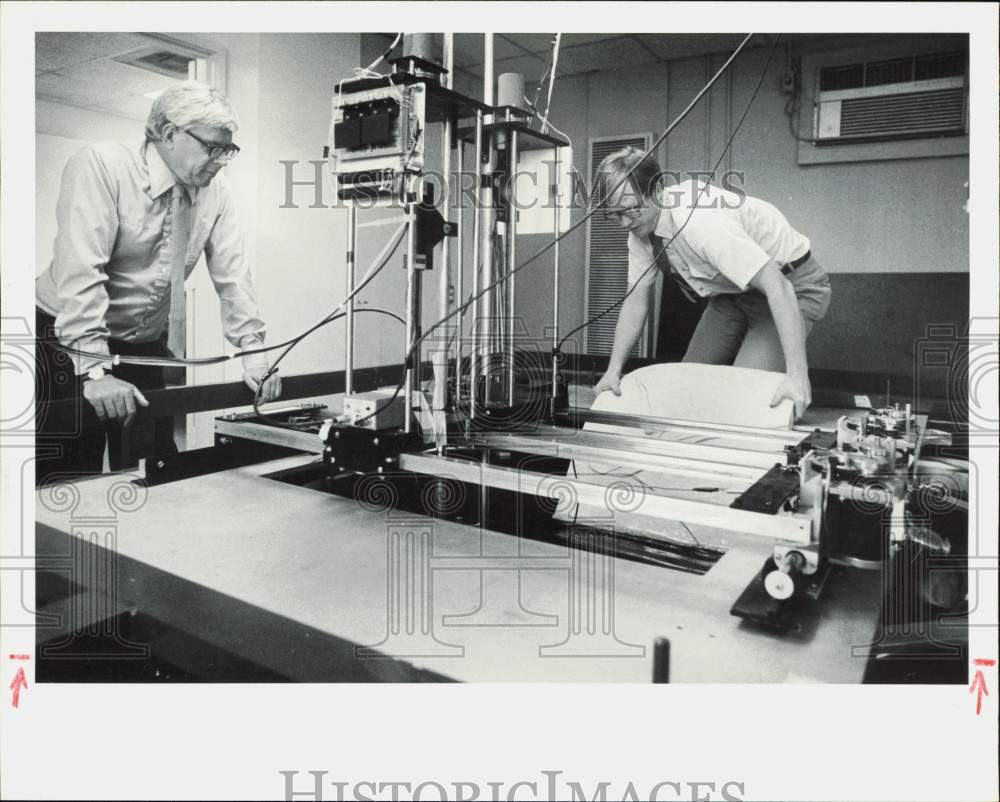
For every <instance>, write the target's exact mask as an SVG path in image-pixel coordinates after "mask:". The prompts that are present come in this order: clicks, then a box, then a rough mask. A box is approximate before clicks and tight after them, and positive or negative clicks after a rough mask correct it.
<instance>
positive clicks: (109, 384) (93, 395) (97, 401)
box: [83, 376, 149, 426]
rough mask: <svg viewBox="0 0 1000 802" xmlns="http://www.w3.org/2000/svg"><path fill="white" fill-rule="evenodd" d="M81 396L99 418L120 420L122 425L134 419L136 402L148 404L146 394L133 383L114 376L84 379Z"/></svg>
mask: <svg viewBox="0 0 1000 802" xmlns="http://www.w3.org/2000/svg"><path fill="white" fill-rule="evenodd" d="M83 397H84V398H86V399H87V400H88V401H89V402H90V405H91V406H92V407H93V408H94V412H96V413H97V417H98V418H99V419H100V420H102V421H105V422H108V421H120V422H121V423H122V425H123V426H131V425H132V421H133V420H135V405H136V402H138V403H139V405H140V406H143V407H148V406H149V402H148V401H147V400H146V396H144V395H143V394H142V393H140V392H139V390H138V388H137V387H136V386H135V385H134V384H129V383H128V382H126V381H122V380H121V379H116V378H115V377H114V376H105V377H104V378H101V379H90V380H89V381H85V382H84V383H83Z"/></svg>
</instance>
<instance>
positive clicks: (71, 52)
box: [35, 33, 197, 121]
mask: <svg viewBox="0 0 1000 802" xmlns="http://www.w3.org/2000/svg"><path fill="white" fill-rule="evenodd" d="M164 49H169V50H171V51H174V52H181V53H182V54H184V55H190V56H194V55H197V52H196V51H194V50H191V49H190V48H184V47H179V46H178V45H177V44H175V43H174V42H172V41H171V40H168V39H166V38H164V37H159V36H155V35H149V34H142V33H38V34H36V35H35V97H36V98H38V99H41V100H54V101H57V102H59V103H66V104H69V105H72V106H80V107H82V108H88V109H96V110H98V111H104V112H109V113H111V114H117V115H119V116H121V117H127V118H129V119H133V120H140V121H144V120H145V119H146V116H147V114H148V113H149V107H150V105H151V104H152V102H153V100H152V98H150V97H144V95H145V94H146V93H151V92H158V91H160V90H162V89H165V88H166V87H167V86H169V85H170V84H171V83H173V82H174V81H176V80H178V79H180V78H182V76H179V75H178V76H167V75H163V74H161V73H158V72H154V71H152V70H150V69H145V68H142V67H135V66H132V65H130V64H123V63H121V62H120V61H116V59H121V58H129V57H135V56H139V55H143V54H146V53H149V52H152V51H154V50H164Z"/></svg>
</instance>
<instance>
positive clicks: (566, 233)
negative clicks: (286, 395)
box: [369, 33, 778, 417]
mask: <svg viewBox="0 0 1000 802" xmlns="http://www.w3.org/2000/svg"><path fill="white" fill-rule="evenodd" d="M753 36H754V34H752V33H749V34H747V35H746V37H745V38H744V39H743V41H742V42H740V44H739V45H738V46H737V47H736V49H735V50H734V51H733V53H732V55H730V56H729V58H728V59H726V61H725V63H724V64H723V65H722V66H721V67H720V68H719V70H718V72H716V73H715V75H713V76H712V78H711V79H710V80H709V81H708V83H707V84H705V86H704V87H702V89H701V90H700V91H699V92H698V94H696V95H695V96H694V98H692V100H691V101H690V102H689V103H688V105H687V106H686V107H685V108H684V110H683V111H681V113H680V114H679V115H677V117H676V118H675V119H674V121H673V122H672V123H671V124H670V125H669V126H667V128H666V129H665V130H664V131H663V133H662V134H660V136H659V137H658V138H657V140H656V141H655V142H654V143H653V144H652V145H651V146H650V147H649V149H648V150H647V151H646V152H645V153H644V154H643V156H642V158H641V159H639V161H638V162H636V164H635V166H634V167H632V168H631V169H630V170H629V171H628V172H627V173H626V174H625V175H624V176H622V179H621V181H619V182H618V183H617V184H615V186H614V187H612V188H611V189H610V190H609V191H608V192H607V194H606V195H605V196H604V197H603V198H601V199H600V200H599V201H598V202H597V203H596V204H594V206H593V208H592V209H591V210H590V211H589V212H587V213H586V214H585V215H584V216H583V217H582V218H581V219H580V220H578V221H577V222H576V223H575V224H573V225H571V226H570V227H569V228H567V229H566V230H565V231H564V232H563V233H562V234H558V235H557V236H556V237H555V238H554V239H553V240H552V241H551V242H549V243H548V244H547V245H545V246H544V247H542V248H541V249H540V250H539V251H538V252H537V253H535V254H534V255H533V256H531V257H529V258H528V259H527V260H525V261H524V262H522V263H521V264H519V265H517V266H516V267H515V268H514V269H513V270H511V271H509V272H508V273H506V274H505V275H504V276H502V277H501V278H499V279H497V280H496V281H494V282H493V283H491V284H489V285H488V286H486V287H484V288H483V289H482V290H480V291H479V292H478V293H477V294H476V295H474V296H473V297H471V298H470V299H469V300H468V301H467V302H466V303H464V304H462V306H459V307H457V308H456V309H454V310H453V311H451V312H449V313H448V314H447V315H445V316H444V317H443V318H441V319H440V320H439V321H438V322H437V323H435V324H434V325H432V326H431V327H430V328H428V329H427V330H426V331H425V332H424V333H423V334H422V335H421V336H420V337H419V338H418V339H416V340H415V341H414V343H413V345H412V346H411V347H410V349H409V350H408V351H407V354H406V359H405V360H404V366H403V376H402V378H401V379H400V381H399V384H397V385H396V389H395V391H394V392H393V395H392V398H393V399H395V398H397V397H398V396H399V394H400V392H402V389H403V386H404V385H405V384H406V373H407V370H408V366H409V365H410V361H411V359H412V358H413V354H414V353H415V352H416V350H417V348H419V347H420V343H421V342H423V341H424V340H425V339H426V338H427V337H428V336H429V335H430V334H431V332H433V331H435V330H436V329H438V328H439V327H441V326H442V325H444V324H445V323H447V322H448V321H449V320H451V318H452V317H454V316H455V315H457V314H459V313H461V312H464V311H465V310H466V309H467V308H468V307H469V306H470V305H472V304H473V303H474V302H475V301H476V300H477V299H479V298H481V297H482V296H483V295H485V294H486V293H487V292H489V291H491V290H492V289H493V288H494V287H496V286H497V285H499V284H501V283H503V282H505V281H507V280H508V279H509V278H510V277H511V276H513V275H514V274H515V273H517V272H519V271H520V270H523V269H524V268H526V267H527V266H528V265H530V264H531V263H532V262H534V261H535V260H536V259H538V258H539V257H540V256H542V255H543V254H544V253H546V252H547V251H548V250H549V249H550V248H552V247H554V246H555V244H556V243H557V242H559V241H560V240H562V239H563V238H564V237H567V236H569V234H571V233H572V232H573V231H575V230H576V229H578V228H579V227H580V226H582V225H583V224H584V223H585V222H587V220H589V219H590V218H591V217H593V216H594V215H595V214H596V213H597V211H598V210H599V209H601V208H602V207H604V206H605V205H606V204H607V202H608V199H609V198H611V197H613V196H614V194H615V193H616V192H617V191H618V189H620V188H621V187H622V186H624V185H625V183H626V182H627V181H628V180H629V179H630V178H631V176H632V173H633V172H634V171H635V170H636V168H638V166H639V165H640V164H642V162H643V161H645V160H646V158H648V157H649V155H650V154H651V153H652V152H653V151H655V150H656V148H658V147H659V146H660V144H661V143H662V142H663V140H664V139H666V138H667V136H668V135H669V134H670V132H671V131H673V130H674V129H675V128H676V127H677V126H678V125H679V124H680V123H681V122H682V121H683V120H684V118H685V117H687V115H688V114H689V113H690V112H691V110H692V109H693V108H694V107H695V106H696V105H697V103H698V101H700V100H701V99H702V98H703V97H704V96H705V95H706V94H707V93H708V91H709V90H710V89H711V88H712V86H713V85H714V84H715V82H716V81H718V80H719V78H720V77H721V76H722V75H723V73H725V71H726V70H727V69H728V67H729V65H730V64H732V62H733V60H734V59H735V58H736V57H737V56H738V55H739V54H740V53H741V52H742V51H743V48H744V47H746V45H747V43H748V42H749V41H750V39H751V38H752V37H753ZM777 42H778V39H777V38H776V39H775V45H776V44H777ZM773 54H774V46H772V48H771V53H770V54H769V55H768V60H767V64H766V65H765V67H764V72H763V73H762V75H761V80H760V82H758V85H757V89H755V90H754V97H756V93H757V90H759V89H760V83H761V82H762V81H763V77H764V74H766V72H767V67H768V66H769V65H770V62H771V55H773ZM752 101H753V98H751V102H752ZM747 111H749V105H748V106H747ZM746 113H747V112H746V111H744V113H743V116H744V117H746ZM740 124H742V118H741V120H740ZM737 130H738V128H737ZM730 142H732V138H730ZM726 147H727V148H728V147H729V144H728V143H727V145H726ZM724 153H725V151H723V154H724ZM655 264H656V262H655V261H654V262H653V264H652V265H650V267H649V268H647V272H648V270H649V269H651V268H652V267H654V266H655ZM643 275H645V274H643ZM622 300H624V298H623V299H622ZM619 303H621V301H619ZM561 342H565V338H563V340H562V341H561ZM560 344H561V343H560ZM470 392H472V393H475V388H470ZM369 417H371V416H369Z"/></svg>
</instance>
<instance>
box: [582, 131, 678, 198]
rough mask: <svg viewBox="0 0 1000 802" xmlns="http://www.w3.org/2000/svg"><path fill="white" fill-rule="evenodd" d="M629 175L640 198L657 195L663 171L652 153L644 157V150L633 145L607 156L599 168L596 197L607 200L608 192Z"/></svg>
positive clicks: (633, 188)
mask: <svg viewBox="0 0 1000 802" xmlns="http://www.w3.org/2000/svg"><path fill="white" fill-rule="evenodd" d="M626 175H627V176H628V177H629V182H630V183H631V185H632V190H634V191H635V192H637V193H638V194H639V197H640V198H643V199H646V200H648V199H650V198H653V197H655V195H656V191H657V189H659V188H660V185H661V182H662V179H663V175H664V174H663V171H662V170H660V165H659V164H658V163H657V161H656V159H655V158H653V156H652V154H650V155H649V156H646V158H643V152H642V151H641V150H639V149H638V148H634V147H632V146H631V145H629V146H627V147H624V148H622V149H621V150H618V151H615V152H614V153H612V154H610V155H608V156H606V157H605V158H604V160H603V161H602V162H601V165H600V166H599V167H598V168H597V187H596V190H597V191H596V192H595V195H594V197H595V198H598V199H600V200H604V201H605V202H606V201H607V200H608V193H609V192H611V191H612V190H614V189H615V187H617V186H619V185H621V184H622V183H623V181H624V179H625V176H626Z"/></svg>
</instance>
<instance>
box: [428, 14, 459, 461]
mask: <svg viewBox="0 0 1000 802" xmlns="http://www.w3.org/2000/svg"><path fill="white" fill-rule="evenodd" d="M453 46H454V34H451V33H446V34H445V35H444V58H443V59H442V61H444V65H443V66H444V68H445V69H446V70H447V72H446V73H445V74H444V86H445V88H446V89H451V80H452V78H451V76H452V72H453V70H454V68H455V64H454V47H453ZM453 125H454V121H453V120H452V118H451V117H450V116H449V117H448V118H447V119H446V120H445V121H444V130H443V133H442V135H441V139H442V142H441V174H442V175H443V176H444V183H443V186H442V188H441V193H442V196H443V197H442V198H441V201H442V208H443V209H444V213H445V216H446V217H447V215H448V198H449V196H450V195H451V136H452V128H453ZM450 257H451V248H450V239H449V238H448V237H445V238H444V241H443V242H442V243H441V269H440V271H439V272H438V296H439V298H438V304H439V309H440V316H439V318H438V319H439V320H444V319H445V318H446V317H447V316H448V312H449V303H448V290H449V288H450V284H451V274H450V264H449V261H450ZM451 330H452V326H445V327H444V328H443V329H442V332H441V335H442V336H443V337H444V342H443V344H442V345H441V346H440V347H438V348H436V349H435V351H434V402H433V408H434V411H435V412H438V411H443V410H444V409H445V408H446V407H447V405H448V348H447V344H448V342H449V338H448V334H449V332H450V331H451ZM440 442H443V441H440V440H439V443H440Z"/></svg>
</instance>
